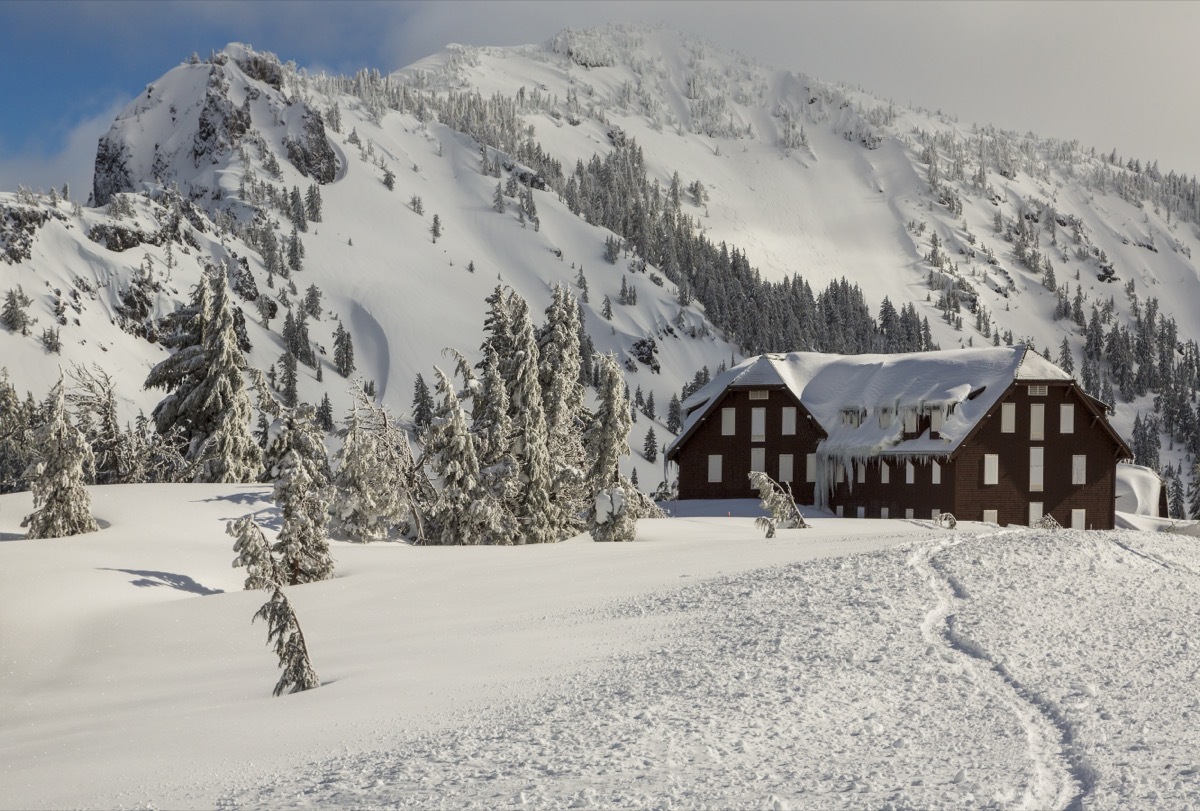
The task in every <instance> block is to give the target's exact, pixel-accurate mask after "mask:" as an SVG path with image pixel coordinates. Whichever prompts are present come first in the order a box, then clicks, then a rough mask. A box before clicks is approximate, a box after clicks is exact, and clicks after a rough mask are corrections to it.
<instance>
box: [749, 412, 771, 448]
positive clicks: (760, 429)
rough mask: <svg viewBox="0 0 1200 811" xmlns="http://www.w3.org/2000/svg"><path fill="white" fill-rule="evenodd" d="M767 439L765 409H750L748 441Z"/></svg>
mask: <svg viewBox="0 0 1200 811" xmlns="http://www.w3.org/2000/svg"><path fill="white" fill-rule="evenodd" d="M766 439H767V410H766V409H765V408H752V409H750V441H751V442H764V441H766Z"/></svg>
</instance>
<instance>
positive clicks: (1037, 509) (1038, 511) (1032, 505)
mask: <svg viewBox="0 0 1200 811" xmlns="http://www.w3.org/2000/svg"><path fill="white" fill-rule="evenodd" d="M1041 520H1042V502H1040V501H1031V502H1029V526H1033V525H1034V524H1036V523H1037V522H1038V521H1041Z"/></svg>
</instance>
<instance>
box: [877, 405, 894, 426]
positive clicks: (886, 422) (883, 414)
mask: <svg viewBox="0 0 1200 811" xmlns="http://www.w3.org/2000/svg"><path fill="white" fill-rule="evenodd" d="M879 427H880V428H891V427H892V410H891V409H890V408H881V409H880V410H879Z"/></svg>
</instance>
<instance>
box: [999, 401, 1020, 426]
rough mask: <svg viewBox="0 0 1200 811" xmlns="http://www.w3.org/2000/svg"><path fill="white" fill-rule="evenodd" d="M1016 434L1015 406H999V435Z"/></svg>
mask: <svg viewBox="0 0 1200 811" xmlns="http://www.w3.org/2000/svg"><path fill="white" fill-rule="evenodd" d="M1016 432H1017V404H1016V403H1001V404H1000V433H1002V434H1015V433H1016Z"/></svg>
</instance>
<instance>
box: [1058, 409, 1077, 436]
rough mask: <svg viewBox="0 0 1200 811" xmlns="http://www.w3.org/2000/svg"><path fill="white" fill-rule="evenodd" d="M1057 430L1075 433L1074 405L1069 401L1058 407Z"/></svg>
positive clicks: (1061, 432) (1063, 432)
mask: <svg viewBox="0 0 1200 811" xmlns="http://www.w3.org/2000/svg"><path fill="white" fill-rule="evenodd" d="M1058 432H1059V433H1060V434H1073V433H1075V406H1074V405H1072V404H1071V403H1063V404H1062V405H1060V406H1059V407H1058Z"/></svg>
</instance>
